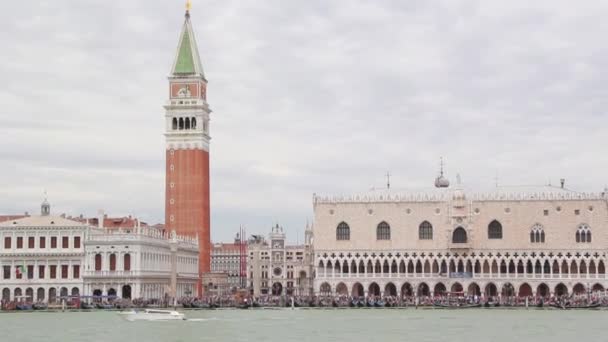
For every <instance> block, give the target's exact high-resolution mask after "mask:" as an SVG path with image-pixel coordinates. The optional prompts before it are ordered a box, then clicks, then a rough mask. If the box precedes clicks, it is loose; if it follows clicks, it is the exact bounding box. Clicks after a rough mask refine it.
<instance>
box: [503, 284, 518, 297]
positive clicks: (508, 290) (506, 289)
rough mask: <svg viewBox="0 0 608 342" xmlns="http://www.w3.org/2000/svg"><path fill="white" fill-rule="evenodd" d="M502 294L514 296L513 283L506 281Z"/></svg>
mask: <svg viewBox="0 0 608 342" xmlns="http://www.w3.org/2000/svg"><path fill="white" fill-rule="evenodd" d="M501 294H502V296H503V297H513V296H515V288H514V287H513V285H512V284H511V283H506V284H504V285H503V286H502V291H501Z"/></svg>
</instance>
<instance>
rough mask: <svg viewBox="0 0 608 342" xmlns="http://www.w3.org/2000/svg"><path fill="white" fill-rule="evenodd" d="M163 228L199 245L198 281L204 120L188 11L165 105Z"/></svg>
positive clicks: (203, 246) (205, 190)
mask: <svg viewBox="0 0 608 342" xmlns="http://www.w3.org/2000/svg"><path fill="white" fill-rule="evenodd" d="M165 110H166V111H165V138H166V171H165V172H166V176H165V229H166V230H167V231H169V232H170V231H173V230H175V232H176V233H177V234H179V235H189V236H197V237H198V241H199V281H198V295H199V296H200V295H201V294H202V286H201V276H202V274H203V273H205V272H209V270H210V238H211V237H210V225H211V220H210V205H209V202H210V195H209V190H210V189H209V188H210V187H209V140H210V139H211V137H210V136H209V115H210V114H211V110H210V109H209V105H208V104H207V79H206V78H205V74H204V72H203V67H202V64H201V60H200V56H199V53H198V48H197V45H196V39H195V37H194V30H193V29H192V24H191V22H190V6H189V4H188V6H187V8H186V16H185V20H184V24H183V26H182V30H181V34H180V36H179V43H178V45H177V51H176V54H175V60H174V62H173V67H172V68H171V74H170V75H169V100H168V101H167V103H166V104H165Z"/></svg>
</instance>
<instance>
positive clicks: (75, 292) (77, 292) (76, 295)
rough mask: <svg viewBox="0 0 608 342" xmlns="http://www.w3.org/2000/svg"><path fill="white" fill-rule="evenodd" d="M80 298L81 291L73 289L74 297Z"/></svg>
mask: <svg viewBox="0 0 608 342" xmlns="http://www.w3.org/2000/svg"><path fill="white" fill-rule="evenodd" d="M78 296H80V289H79V288H77V287H72V297H78Z"/></svg>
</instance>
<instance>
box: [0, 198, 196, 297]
mask: <svg viewBox="0 0 608 342" xmlns="http://www.w3.org/2000/svg"><path fill="white" fill-rule="evenodd" d="M3 217H5V218H6V217H8V216H3ZM100 222H101V224H100ZM0 237H1V239H2V242H1V245H0V267H1V272H2V274H1V275H0V279H1V280H2V281H1V282H0V289H1V291H2V292H1V293H2V299H3V300H4V301H14V300H23V301H27V302H38V301H40V302H49V303H58V302H60V300H61V299H62V298H65V297H67V296H81V295H98V296H116V297H118V298H130V299H135V298H142V299H163V298H165V297H166V296H167V295H169V296H170V295H171V294H172V293H173V291H172V287H171V275H172V265H175V267H176V284H177V286H176V289H175V290H176V291H175V292H176V296H177V297H182V296H195V295H196V284H197V281H198V280H199V277H198V241H197V239H196V238H194V237H184V236H179V235H175V234H170V233H167V232H165V231H164V230H163V229H159V228H155V227H149V226H147V225H146V224H145V223H143V222H140V221H139V220H138V219H136V218H131V217H125V218H108V217H107V216H105V215H103V213H100V217H98V218H89V219H87V218H84V217H82V216H80V217H74V218H73V217H69V218H67V217H66V216H65V215H60V216H55V215H51V206H50V204H49V203H48V201H47V200H45V201H44V202H43V203H42V206H41V214H40V216H29V215H28V216H25V215H24V216H23V217H22V218H17V217H15V216H12V217H11V218H10V219H7V220H5V221H4V222H1V223H0Z"/></svg>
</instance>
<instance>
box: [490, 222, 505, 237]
mask: <svg viewBox="0 0 608 342" xmlns="http://www.w3.org/2000/svg"><path fill="white" fill-rule="evenodd" d="M488 239H502V224H500V222H498V221H496V220H494V221H492V222H490V224H489V225H488Z"/></svg>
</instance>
